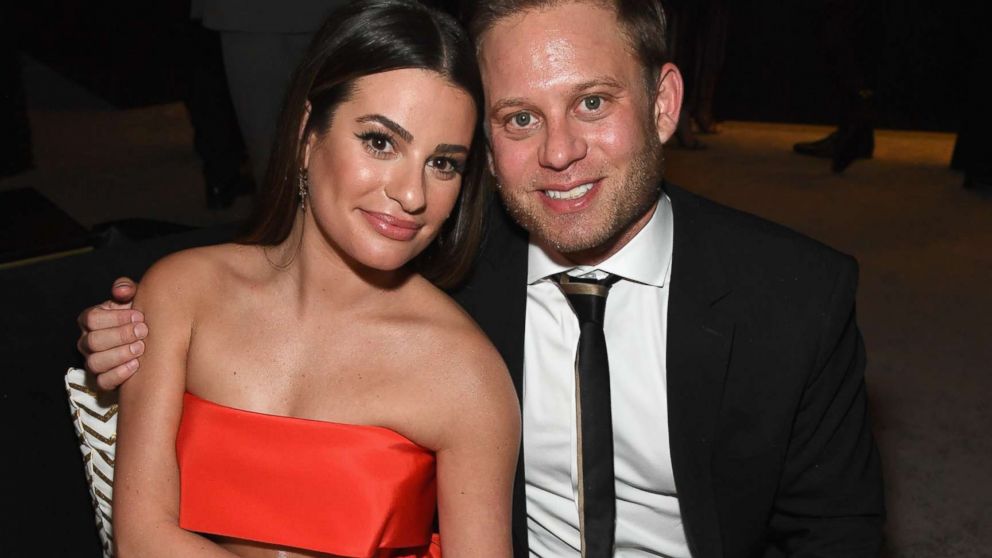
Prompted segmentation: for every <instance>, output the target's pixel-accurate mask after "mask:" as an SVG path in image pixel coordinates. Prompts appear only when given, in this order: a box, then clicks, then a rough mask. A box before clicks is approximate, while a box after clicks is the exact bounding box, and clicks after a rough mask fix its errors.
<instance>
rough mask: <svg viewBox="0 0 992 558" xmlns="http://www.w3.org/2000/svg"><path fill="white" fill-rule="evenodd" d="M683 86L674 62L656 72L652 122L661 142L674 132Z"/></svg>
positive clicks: (680, 109)
mask: <svg viewBox="0 0 992 558" xmlns="http://www.w3.org/2000/svg"><path fill="white" fill-rule="evenodd" d="M684 93H685V88H684V85H683V83H682V73H681V72H679V69H678V68H677V67H676V66H675V64H671V63H668V64H665V65H664V66H662V67H661V71H659V72H658V84H657V89H656V90H655V97H654V122H655V127H656V128H657V130H658V139H659V140H661V143H665V142H666V141H668V138H670V137H672V135H673V134H675V129H676V128H677V127H678V124H679V113H680V112H681V111H682V97H683V94H684Z"/></svg>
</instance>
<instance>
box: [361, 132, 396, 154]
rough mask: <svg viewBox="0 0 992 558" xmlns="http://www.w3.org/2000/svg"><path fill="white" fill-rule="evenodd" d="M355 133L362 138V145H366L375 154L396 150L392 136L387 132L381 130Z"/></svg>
mask: <svg viewBox="0 0 992 558" xmlns="http://www.w3.org/2000/svg"><path fill="white" fill-rule="evenodd" d="M355 135H356V136H357V137H358V139H360V140H362V145H364V146H365V149H366V150H367V151H368V152H369V153H371V154H373V155H386V154H391V153H393V152H394V151H396V150H395V149H394V148H393V140H392V138H390V137H389V136H388V135H386V134H383V133H380V132H365V133H362V134H355Z"/></svg>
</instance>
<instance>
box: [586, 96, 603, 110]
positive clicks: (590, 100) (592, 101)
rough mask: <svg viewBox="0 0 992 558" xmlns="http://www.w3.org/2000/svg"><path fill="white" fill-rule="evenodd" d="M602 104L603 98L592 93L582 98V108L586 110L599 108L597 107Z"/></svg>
mask: <svg viewBox="0 0 992 558" xmlns="http://www.w3.org/2000/svg"><path fill="white" fill-rule="evenodd" d="M602 105H603V98H602V97H599V96H597V95H592V96H589V97H586V98H585V99H582V108H584V109H586V110H599V107H601V106H602Z"/></svg>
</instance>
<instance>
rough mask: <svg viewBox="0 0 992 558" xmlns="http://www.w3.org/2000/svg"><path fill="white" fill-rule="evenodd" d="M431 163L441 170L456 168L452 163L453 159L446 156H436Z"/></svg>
mask: <svg viewBox="0 0 992 558" xmlns="http://www.w3.org/2000/svg"><path fill="white" fill-rule="evenodd" d="M431 164H432V165H433V166H434V168H436V169H437V170H441V171H453V170H455V165H454V164H452V163H451V159H446V158H444V157H437V158H435V159H434V160H433V161H431Z"/></svg>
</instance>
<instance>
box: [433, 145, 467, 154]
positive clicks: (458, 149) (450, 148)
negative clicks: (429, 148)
mask: <svg viewBox="0 0 992 558" xmlns="http://www.w3.org/2000/svg"><path fill="white" fill-rule="evenodd" d="M434 152H435V153H468V147H465V146H464V145H457V144H453V143H439V144H437V147H435V148H434Z"/></svg>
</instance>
